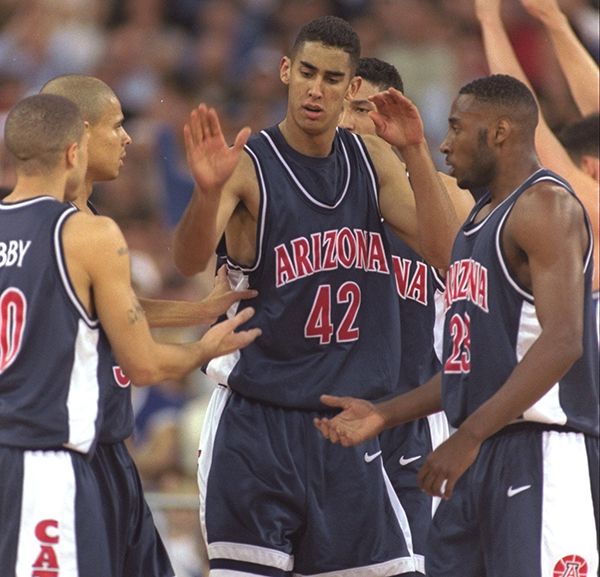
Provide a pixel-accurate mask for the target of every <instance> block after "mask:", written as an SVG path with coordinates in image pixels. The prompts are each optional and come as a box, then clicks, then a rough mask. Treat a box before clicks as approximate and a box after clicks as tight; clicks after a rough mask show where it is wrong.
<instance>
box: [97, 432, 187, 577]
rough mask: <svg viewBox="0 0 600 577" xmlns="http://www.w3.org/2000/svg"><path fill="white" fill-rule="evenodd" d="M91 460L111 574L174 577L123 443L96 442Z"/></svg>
mask: <svg viewBox="0 0 600 577" xmlns="http://www.w3.org/2000/svg"><path fill="white" fill-rule="evenodd" d="M90 464H91V467H92V469H93V471H94V474H95V475H96V478H97V479H98V486H99V487H100V492H101V496H102V507H103V512H104V517H105V522H106V525H107V529H108V535H109V539H110V543H109V544H110V562H111V572H110V575H111V577H173V576H174V575H175V572H174V571H173V568H172V567H171V563H170V561H169V557H168V555H167V551H166V550H165V547H164V545H163V542H162V540H161V538H160V535H159V534H158V531H157V530H156V526H155V525H154V519H153V518H152V513H151V512H150V509H149V507H148V504H147V503H146V500H145V498H144V494H143V491H142V484H141V481H140V476H139V474H138V470H137V468H136V466H135V463H134V462H133V459H132V458H131V455H130V454H129V451H128V450H127V447H126V446H125V443H123V442H121V443H98V446H97V448H96V454H95V455H94V457H93V459H92V461H91V463H90Z"/></svg>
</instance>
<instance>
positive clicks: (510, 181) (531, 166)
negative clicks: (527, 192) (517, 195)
mask: <svg viewBox="0 0 600 577" xmlns="http://www.w3.org/2000/svg"><path fill="white" fill-rule="evenodd" d="M511 167H512V169H511ZM540 168H542V165H541V164H540V162H539V160H538V159H537V157H536V158H535V159H531V161H529V162H521V163H512V164H510V165H509V166H507V167H505V168H502V167H499V169H498V170H497V174H496V176H495V178H494V179H493V180H492V181H491V182H490V183H488V185H487V186H486V188H487V189H488V190H489V192H490V196H491V197H492V205H494V206H495V205H497V204H500V203H501V202H502V201H503V200H504V199H505V198H507V197H509V196H510V195H511V194H512V193H513V192H514V191H515V190H516V189H517V188H518V187H519V186H521V184H523V182H525V181H526V180H527V179H528V178H529V177H530V176H531V175H532V174H533V173H534V172H537V171H538V170H539V169H540Z"/></svg>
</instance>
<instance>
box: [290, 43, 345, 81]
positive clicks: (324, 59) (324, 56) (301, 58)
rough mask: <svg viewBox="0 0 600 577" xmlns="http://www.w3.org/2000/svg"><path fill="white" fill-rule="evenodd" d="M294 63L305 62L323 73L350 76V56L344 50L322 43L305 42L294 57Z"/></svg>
mask: <svg viewBox="0 0 600 577" xmlns="http://www.w3.org/2000/svg"><path fill="white" fill-rule="evenodd" d="M292 61H293V62H294V63H298V64H299V63H301V62H304V63H306V64H309V65H310V66H312V67H314V68H316V69H317V70H321V71H329V72H336V73H339V72H342V73H344V74H346V75H349V74H350V69H351V63H350V55H349V54H348V53H347V52H345V51H344V50H343V49H342V48H338V47H336V46H326V45H325V44H323V43H322V42H304V43H303V44H302V45H301V46H299V47H298V49H297V51H296V53H295V54H294V55H293V57H292Z"/></svg>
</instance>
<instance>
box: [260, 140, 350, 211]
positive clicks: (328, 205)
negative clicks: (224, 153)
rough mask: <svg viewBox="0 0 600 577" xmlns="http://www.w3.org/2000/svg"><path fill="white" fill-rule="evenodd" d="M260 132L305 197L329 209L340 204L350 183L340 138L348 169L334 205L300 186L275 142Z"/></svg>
mask: <svg viewBox="0 0 600 577" xmlns="http://www.w3.org/2000/svg"><path fill="white" fill-rule="evenodd" d="M261 134H263V135H264V137H265V138H266V139H267V141H268V142H269V144H270V145H271V148H272V149H273V150H274V151H275V154H276V155H277V158H279V161H280V162H281V164H283V167H284V168H285V169H286V170H287V172H288V174H289V175H290V176H291V177H292V180H293V181H294V182H295V183H296V186H297V187H298V188H299V189H300V191H301V192H302V194H304V196H306V198H308V199H309V200H310V201H311V202H312V203H313V204H316V205H317V206H320V207H321V208H327V209H329V210H333V209H334V208H337V207H338V206H339V205H340V203H341V202H342V201H343V200H344V198H345V197H346V193H347V192H348V186H349V185H350V175H351V169H350V159H349V158H348V152H347V151H346V147H345V146H344V143H343V142H342V140H341V138H340V145H341V147H342V152H343V153H344V158H345V159H346V167H347V171H348V176H347V177H346V184H345V186H344V191H343V192H342V195H341V196H340V198H339V199H338V201H337V202H336V203H335V204H334V205H330V204H325V203H324V202H320V201H318V200H317V199H316V198H314V197H313V196H311V194H310V193H309V192H308V191H307V190H306V189H305V188H304V187H303V186H302V184H300V181H299V180H298V179H297V178H296V175H295V174H294V172H293V171H292V169H291V167H290V166H289V165H288V163H287V162H286V161H285V160H284V158H283V156H282V155H281V153H280V152H279V149H278V148H277V146H275V143H274V142H273V140H272V139H271V137H270V136H269V135H268V134H267V133H266V132H265V131H264V130H263V131H261Z"/></svg>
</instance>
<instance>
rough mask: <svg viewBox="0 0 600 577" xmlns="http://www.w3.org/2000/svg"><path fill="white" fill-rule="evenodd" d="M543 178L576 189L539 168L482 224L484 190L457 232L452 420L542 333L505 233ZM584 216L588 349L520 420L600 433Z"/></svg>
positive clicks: (447, 395)
mask: <svg viewBox="0 0 600 577" xmlns="http://www.w3.org/2000/svg"><path fill="white" fill-rule="evenodd" d="M542 181H549V182H552V183H554V184H558V185H560V186H563V187H565V188H566V189H567V190H568V191H569V192H570V193H571V194H573V196H575V194H574V193H573V190H572V189H571V187H570V186H569V185H568V183H567V182H565V181H564V180H563V179H562V178H561V177H559V176H558V175H556V174H554V173H552V172H550V171H548V170H546V169H540V170H538V171H537V172H535V173H534V174H533V175H531V176H530V177H529V178H528V179H527V180H526V181H525V182H523V184H521V186H519V187H518V188H517V189H516V190H515V191H514V192H513V193H512V194H511V195H510V196H509V197H508V198H506V199H505V200H504V201H503V202H502V203H500V204H499V205H498V206H497V207H496V208H495V209H494V210H492V212H490V214H489V215H488V216H486V218H485V219H483V220H482V221H481V222H477V223H476V222H474V219H475V216H476V215H477V213H478V212H479V211H480V210H481V208H482V207H483V206H484V205H485V204H487V203H489V202H490V200H491V199H490V195H489V193H486V195H485V196H483V198H481V199H480V200H479V201H478V202H477V204H476V205H475V207H474V208H473V210H472V212H471V214H470V216H469V218H468V219H467V221H466V223H465V224H464V225H463V227H462V228H461V230H460V232H459V234H458V236H457V238H456V241H455V244H454V247H453V251H452V264H451V266H450V269H449V271H448V274H447V277H446V297H445V301H446V306H447V309H448V310H447V312H446V321H445V328H444V357H443V358H444V369H443V370H444V374H443V406H444V410H445V411H446V413H447V415H448V419H449V421H450V423H451V424H452V425H453V426H454V427H458V426H459V425H460V424H461V423H462V422H463V421H464V420H465V419H466V418H467V417H468V416H469V415H470V414H471V413H473V411H475V410H476V409H477V408H478V407H479V406H480V405H482V404H483V403H484V402H485V401H486V400H488V399H489V398H490V397H491V396H492V395H493V394H494V393H496V391H498V389H499V388H500V387H501V386H502V385H503V384H504V383H505V381H506V379H507V378H508V376H509V375H510V373H511V372H512V370H513V369H514V368H515V366H516V365H517V363H518V362H520V360H521V359H522V358H523V356H524V355H525V353H526V352H527V351H528V350H529V348H530V347H531V345H532V344H533V342H535V340H536V339H537V338H538V337H539V335H540V333H541V327H540V324H539V322H538V319H537V316H536V309H535V302H534V298H533V294H532V293H531V292H530V291H529V290H527V289H525V288H523V287H522V286H521V285H520V284H519V283H518V281H517V280H516V279H515V278H514V276H513V275H512V273H511V271H510V269H509V266H508V264H507V262H506V259H505V255H504V252H503V249H502V232H503V227H504V224H505V222H506V220H507V217H508V216H509V214H510V211H511V210H512V208H513V206H514V204H515V202H516V201H517V199H518V198H519V197H520V196H521V194H522V193H523V192H524V191H525V190H527V189H528V188H529V187H531V186H532V185H534V184H536V183H538V182H542ZM575 198H576V196H575ZM586 223H587V228H588V235H589V245H588V249H587V252H586V255H585V262H584V266H585V268H584V270H585V301H584V302H585V304H584V306H585V310H584V333H583V345H584V353H583V356H582V357H581V358H580V359H578V360H577V361H576V362H575V363H574V364H573V366H572V367H571V369H570V370H569V371H568V373H567V374H566V375H565V376H564V377H563V378H562V379H561V380H560V381H559V382H558V383H556V384H555V385H554V386H553V387H552V389H550V391H548V392H547V393H546V394H545V395H544V396H543V397H542V398H541V399H540V400H539V401H538V402H537V403H535V405H534V406H532V407H531V408H530V409H528V410H527V411H526V412H525V413H524V414H523V415H521V417H520V418H519V420H525V421H535V422H541V423H547V424H553V425H563V426H568V427H571V428H573V429H576V430H579V431H582V432H584V433H588V434H593V435H598V345H597V337H596V329H595V323H594V322H593V319H592V315H591V308H592V306H593V304H592V295H591V283H592V268H593V264H592V250H593V240H592V238H593V237H592V234H591V227H590V223H589V219H588V217H587V214H586Z"/></svg>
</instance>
